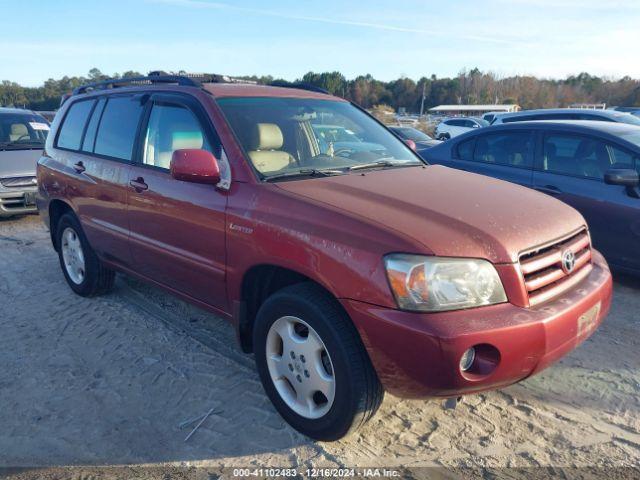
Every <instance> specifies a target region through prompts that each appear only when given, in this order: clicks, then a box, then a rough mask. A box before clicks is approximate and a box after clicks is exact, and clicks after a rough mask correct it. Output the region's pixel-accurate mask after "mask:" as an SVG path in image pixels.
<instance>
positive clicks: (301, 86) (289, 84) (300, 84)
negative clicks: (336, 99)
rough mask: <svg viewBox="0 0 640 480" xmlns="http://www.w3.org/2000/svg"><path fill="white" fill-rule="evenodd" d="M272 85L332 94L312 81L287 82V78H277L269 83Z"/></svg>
mask: <svg viewBox="0 0 640 480" xmlns="http://www.w3.org/2000/svg"><path fill="white" fill-rule="evenodd" d="M269 86H271V87H283V88H297V89H300V90H308V91H310V92H317V93H324V94H326V95H331V93H330V92H329V91H328V90H325V89H324V88H321V87H316V86H315V85H312V84H310V83H306V82H287V81H286V80H276V81H274V82H271V83H270V84H269Z"/></svg>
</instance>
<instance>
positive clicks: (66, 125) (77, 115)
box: [56, 100, 95, 150]
mask: <svg viewBox="0 0 640 480" xmlns="http://www.w3.org/2000/svg"><path fill="white" fill-rule="evenodd" d="M94 103H95V101H94V100H84V101H81V102H75V103H74V104H73V105H71V106H70V107H69V111H68V112H67V114H66V115H65V117H64V121H63V122H62V126H61V127H60V133H58V141H57V142H56V146H57V147H60V148H66V149H68V150H78V149H79V148H80V142H81V141H82V133H83V132H84V126H85V125H86V123H87V119H88V118H89V114H90V113H91V109H92V108H93V104H94Z"/></svg>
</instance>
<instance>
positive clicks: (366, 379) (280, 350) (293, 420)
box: [253, 283, 384, 441]
mask: <svg viewBox="0 0 640 480" xmlns="http://www.w3.org/2000/svg"><path fill="white" fill-rule="evenodd" d="M253 341H254V350H255V356H256V364H257V367H258V372H259V374H260V379H261V381H262V384H263V386H264V388H265V391H266V392H267V395H268V396H269V398H270V399H271V401H272V402H273V404H274V406H275V407H276V409H277V410H278V412H279V413H280V415H281V416H282V417H283V418H284V419H285V420H286V421H287V422H288V423H289V424H290V425H291V426H292V427H294V428H295V429H296V430H298V431H300V432H301V433H303V434H305V435H307V436H309V437H312V438H314V439H318V440H327V441H331V440H337V439H339V438H342V437H343V436H345V435H347V434H348V433H350V432H352V431H354V430H356V429H357V428H359V427H360V426H361V425H363V424H364V423H365V422H366V421H367V420H368V419H369V418H371V417H372V416H373V414H374V413H375V412H376V411H377V409H378V407H379V406H380V404H381V402H382V399H383V396H384V391H383V389H382V386H381V385H380V382H379V380H378V378H377V376H376V374H375V371H374V369H373V367H372V366H371V362H370V360H369V357H368V355H367V353H366V351H365V349H364V347H363V345H362V342H361V340H360V337H359V335H358V333H357V331H356V329H355V327H354V326H353V324H352V323H351V320H350V319H349V318H348V317H347V316H346V314H345V313H344V311H343V310H342V309H341V308H340V306H339V304H338V303H337V301H336V300H335V299H333V298H332V297H331V296H330V295H328V294H327V293H326V292H324V291H323V290H322V289H320V288H319V287H317V286H316V285H314V284H311V283H303V284H298V285H293V286H291V287H287V288H285V289H283V290H280V291H278V292H276V293H275V294H274V295H272V296H271V297H269V298H268V299H267V300H266V302H265V303H264V304H263V305H262V307H261V308H260V311H259V312H258V316H257V318H256V324H255V328H254V336H253Z"/></svg>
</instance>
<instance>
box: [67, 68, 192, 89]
mask: <svg viewBox="0 0 640 480" xmlns="http://www.w3.org/2000/svg"><path fill="white" fill-rule="evenodd" d="M154 83H174V84H176V85H182V86H185V87H199V86H200V82H198V81H197V80H195V79H192V78H189V77H186V76H182V75H161V74H156V72H151V74H149V75H148V76H146V77H129V78H112V79H109V80H105V81H103V82H95V83H88V84H86V85H82V86H80V87H78V88H76V89H74V90H73V93H72V95H78V94H80V93H87V92H91V91H93V90H107V89H111V88H120V87H126V86H129V85H152V84H154Z"/></svg>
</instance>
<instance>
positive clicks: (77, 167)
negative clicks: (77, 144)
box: [73, 160, 87, 173]
mask: <svg viewBox="0 0 640 480" xmlns="http://www.w3.org/2000/svg"><path fill="white" fill-rule="evenodd" d="M73 169H74V170H75V171H76V172H77V173H82V172H84V171H85V170H86V169H87V168H86V167H85V166H84V163H82V160H80V161H79V162H78V163H76V164H74V165H73Z"/></svg>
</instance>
